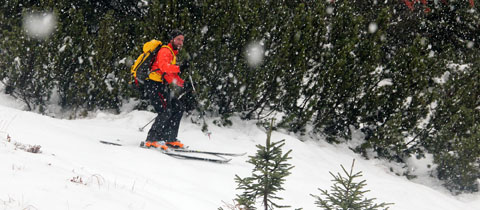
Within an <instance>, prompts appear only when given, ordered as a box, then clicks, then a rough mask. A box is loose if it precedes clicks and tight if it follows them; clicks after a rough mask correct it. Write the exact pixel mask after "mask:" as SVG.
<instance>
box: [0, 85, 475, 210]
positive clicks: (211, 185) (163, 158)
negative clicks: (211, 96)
mask: <svg viewBox="0 0 480 210" xmlns="http://www.w3.org/2000/svg"><path fill="white" fill-rule="evenodd" d="M22 107H23V106H22V103H20V102H17V101H15V100H13V99H12V98H10V97H8V96H5V95H1V94H0V209H41V210H44V209H45V210H52V209H68V210H74V209H98V210H105V209H116V210H121V209H128V210H130V209H145V210H147V209H152V210H153V209H155V210H157V209H167V210H168V209H185V210H192V209H202V210H203V209H206V210H207V209H217V208H219V207H224V208H225V207H226V206H225V203H228V204H233V199H234V198H235V197H236V194H240V193H241V191H238V190H236V187H237V183H236V182H235V181H234V177H235V175H236V174H237V175H239V176H240V177H246V176H251V170H252V168H253V166H252V165H251V164H249V163H247V162H246V161H247V160H248V156H251V155H254V154H255V152H256V150H257V148H256V147H255V145H257V144H264V143H265V139H266V134H265V131H264V130H263V129H261V128H259V127H257V126H256V125H255V123H254V122H250V121H241V120H239V119H234V124H233V126H231V127H217V126H215V125H213V124H211V123H209V129H210V131H211V132H212V134H211V136H210V137H208V136H206V135H204V134H203V133H202V132H201V131H200V129H201V128H200V126H199V125H196V124H193V123H191V122H190V119H188V117H184V119H183V120H182V124H181V126H180V135H179V139H181V140H182V141H183V142H184V143H185V144H186V145H189V146H190V147H191V148H194V149H199V150H211V151H222V152H247V153H248V155H246V156H242V157H234V158H233V160H232V161H231V162H230V163H228V164H216V163H209V162H202V161H194V160H182V159H176V158H173V157H170V156H167V155H164V154H162V153H160V152H158V151H155V150H153V149H142V148H139V147H138V145H139V143H140V141H142V140H144V139H145V137H146V135H147V132H146V131H144V132H140V131H139V129H138V128H139V127H141V126H143V125H144V124H146V123H147V122H148V121H149V120H150V119H152V118H153V117H154V116H155V114H154V113H151V112H146V111H130V112H125V113H122V114H119V115H113V114H109V113H103V112H98V113H97V114H96V116H95V117H90V118H88V119H78V120H65V119H56V118H52V117H47V116H43V115H39V114H36V113H32V112H27V111H22V110H21V108H22ZM207 121H209V122H211V121H212V119H210V120H209V119H207ZM145 130H148V127H147V129H145ZM8 137H9V138H8ZM8 139H10V141H8ZM282 139H285V140H286V145H285V146H284V151H285V152H286V151H287V150H289V149H291V150H292V153H291V157H292V159H291V160H290V161H289V162H290V163H291V164H293V165H294V166H295V167H294V168H293V169H292V171H291V172H292V174H291V175H290V176H288V177H287V181H286V182H285V184H284V188H285V191H282V192H281V193H279V194H278V195H279V196H280V197H283V198H284V200H283V201H278V203H279V204H287V205H291V206H292V208H291V209H294V208H303V209H305V210H310V209H320V208H318V207H316V205H315V204H314V202H315V199H314V198H313V197H312V196H310V194H315V195H320V191H318V188H321V189H328V190H330V186H331V185H332V182H331V180H332V177H331V175H330V174H329V171H331V172H333V173H337V172H340V171H341V168H340V164H342V165H343V166H344V167H345V168H347V169H349V168H350V166H351V163H352V160H353V159H355V168H354V172H358V171H362V174H363V176H362V177H361V180H363V179H365V180H367V186H366V189H368V190H370V192H368V193H367V197H368V198H377V200H375V202H377V203H380V202H388V203H394V205H392V206H390V209H394V210H409V209H415V210H473V209H480V194H478V193H474V194H463V195H460V196H453V195H451V194H450V193H449V192H448V191H447V190H445V189H444V188H442V187H441V186H440V184H439V183H438V182H436V181H435V180H434V179H432V178H428V176H424V177H422V178H419V179H417V180H414V181H410V180H407V179H406V178H405V177H401V176H396V175H395V174H394V173H393V172H390V170H389V166H388V164H387V163H385V162H384V161H381V160H365V159H363V158H362V157H360V156H359V155H357V154H355V153H353V152H351V151H350V150H349V149H348V148H347V146H346V145H331V144H328V143H325V142H323V141H315V140H308V139H307V140H306V141H300V140H298V138H296V137H295V136H293V135H288V134H285V133H281V132H274V133H273V136H272V140H274V141H279V140H282ZM99 140H110V141H114V142H117V143H121V144H124V146H121V147H120V146H111V145H105V144H101V143H99ZM15 144H17V145H19V144H22V145H40V146H41V153H30V152H26V151H24V150H21V149H20V148H18V147H19V146H16V145H15ZM357 181H360V179H359V180H357Z"/></svg>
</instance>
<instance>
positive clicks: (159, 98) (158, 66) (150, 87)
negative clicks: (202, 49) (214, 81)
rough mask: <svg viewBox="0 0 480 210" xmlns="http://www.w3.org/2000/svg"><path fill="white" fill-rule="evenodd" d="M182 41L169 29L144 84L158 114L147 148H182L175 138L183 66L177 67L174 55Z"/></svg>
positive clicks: (181, 36) (148, 138) (177, 125)
mask: <svg viewBox="0 0 480 210" xmlns="http://www.w3.org/2000/svg"><path fill="white" fill-rule="evenodd" d="M184 38H185V37H184V35H183V33H182V32H181V31H180V30H177V29H175V30H172V32H171V33H170V35H169V39H170V42H169V43H168V45H165V46H163V47H162V48H161V49H160V50H159V51H158V54H157V57H156V59H155V61H154V63H153V64H152V66H151V72H150V75H149V77H148V79H147V81H146V82H145V91H146V94H147V96H148V98H149V99H150V103H151V104H152V106H153V107H154V108H155V111H156V112H157V113H158V115H157V117H156V118H155V121H154V123H153V124H152V127H151V128H150V130H149V131H148V135H147V139H146V141H145V146H146V147H155V148H160V149H162V150H167V149H168V147H173V148H183V147H184V145H183V143H181V142H180V141H179V140H178V139H177V135H178V129H179V127H180V120H181V119H182V115H183V112H184V110H185V106H184V104H183V103H182V101H181V100H180V97H181V94H182V92H183V84H184V80H183V79H182V78H180V76H179V73H180V71H181V70H184V69H183V68H186V67H184V66H182V67H180V66H178V65H176V55H177V54H178V51H179V50H180V49H182V46H183V41H184Z"/></svg>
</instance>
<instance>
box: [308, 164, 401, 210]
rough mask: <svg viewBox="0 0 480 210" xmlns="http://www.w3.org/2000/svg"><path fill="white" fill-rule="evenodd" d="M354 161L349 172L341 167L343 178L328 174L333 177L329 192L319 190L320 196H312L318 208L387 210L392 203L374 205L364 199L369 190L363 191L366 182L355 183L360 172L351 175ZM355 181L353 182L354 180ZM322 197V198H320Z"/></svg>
mask: <svg viewBox="0 0 480 210" xmlns="http://www.w3.org/2000/svg"><path fill="white" fill-rule="evenodd" d="M354 165H355V160H353V162H352V167H351V168H350V171H347V170H346V169H345V168H344V167H343V165H340V166H341V167H342V170H343V172H344V174H345V176H342V174H340V173H337V174H336V175H335V174H333V173H332V172H329V173H330V175H332V177H333V180H332V181H333V182H334V184H333V185H332V186H331V192H328V190H322V189H319V190H320V192H322V196H318V195H312V196H313V197H314V198H315V199H316V201H315V204H317V206H318V207H320V208H323V209H327V210H330V209H332V210H333V209H337V210H340V209H341V210H365V209H369V210H375V209H388V206H389V205H392V203H380V204H377V203H374V200H375V198H365V193H367V192H369V190H364V188H365V186H366V185H367V184H366V180H362V181H360V182H356V181H355V180H356V179H357V178H360V177H361V176H362V172H361V171H360V172H357V173H355V174H354V173H353V167H354ZM354 179H355V180H354ZM322 197H323V198H322Z"/></svg>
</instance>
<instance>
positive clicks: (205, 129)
mask: <svg viewBox="0 0 480 210" xmlns="http://www.w3.org/2000/svg"><path fill="white" fill-rule="evenodd" d="M188 77H189V78H190V83H191V84H192V89H193V93H194V94H193V96H194V97H195V98H196V100H197V104H198V106H199V107H198V108H199V109H200V117H201V118H202V120H203V126H202V132H204V133H205V134H207V135H208V138H210V135H211V134H212V132H211V131H209V130H208V128H207V122H205V116H204V115H205V109H204V108H203V106H202V104H200V103H199V102H198V98H197V94H196V93H197V90H196V89H195V85H194V84H193V79H192V75H188Z"/></svg>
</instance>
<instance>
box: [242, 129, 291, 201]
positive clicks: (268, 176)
mask: <svg viewBox="0 0 480 210" xmlns="http://www.w3.org/2000/svg"><path fill="white" fill-rule="evenodd" d="M272 127H273V120H272V122H271V124H270V130H269V131H268V133H267V141H266V145H265V146H262V145H257V148H258V150H257V154H256V155H255V156H251V157H250V160H248V162H249V163H251V164H253V165H254V169H253V171H252V176H251V177H245V178H240V177H239V176H238V175H235V182H237V183H238V187H237V189H240V190H243V193H242V194H241V195H237V199H236V201H237V202H238V204H239V205H241V206H242V207H243V208H246V209H256V208H255V203H256V200H257V199H260V200H261V203H262V206H263V209H265V210H268V209H273V208H274V207H275V208H286V207H289V206H283V205H279V204H277V203H276V202H275V200H282V198H280V197H278V196H277V195H276V194H277V193H278V192H279V191H282V190H284V188H283V187H282V185H283V183H284V182H285V177H287V176H288V175H290V170H291V169H292V168H293V166H291V164H289V163H287V161H288V160H289V159H291V157H289V154H290V152H291V150H289V151H288V152H286V153H285V154H284V153H283V152H282V147H283V146H284V145H285V143H284V142H285V140H282V141H278V142H271V140H270V139H271V135H272V130H273V128H272Z"/></svg>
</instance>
